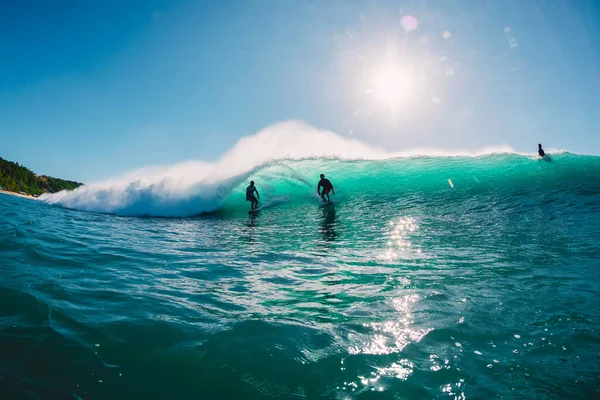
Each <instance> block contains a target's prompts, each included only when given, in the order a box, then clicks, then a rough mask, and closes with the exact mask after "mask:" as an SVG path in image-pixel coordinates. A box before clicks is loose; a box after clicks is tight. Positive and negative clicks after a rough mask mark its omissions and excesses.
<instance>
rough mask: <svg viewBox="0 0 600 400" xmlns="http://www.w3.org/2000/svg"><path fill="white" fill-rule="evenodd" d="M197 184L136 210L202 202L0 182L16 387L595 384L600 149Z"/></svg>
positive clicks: (485, 390)
mask: <svg viewBox="0 0 600 400" xmlns="http://www.w3.org/2000/svg"><path fill="white" fill-rule="evenodd" d="M321 171H324V172H325V173H326V174H327V176H328V178H330V179H331V180H332V182H333V184H334V185H335V187H336V192H337V196H335V197H334V200H335V201H336V203H335V205H333V206H326V207H322V206H321V205H320V204H319V201H318V199H316V198H315V193H314V192H315V189H316V183H317V180H318V174H319V173H320V172H321ZM249 178H252V179H254V180H255V181H256V184H257V188H258V190H259V192H260V193H261V198H262V200H263V201H264V202H265V204H266V206H267V207H266V208H265V210H264V211H261V212H259V213H257V214H255V215H248V213H247V210H248V209H249V203H246V202H245V201H244V197H243V191H244V188H245V186H246V185H247V181H248V180H249ZM452 186H453V187H452ZM202 190H204V192H202V193H192V194H191V195H190V196H192V199H197V198H201V199H204V201H205V204H209V203H210V204H211V207H212V212H210V213H205V214H201V215H199V216H192V217H189V216H186V217H176V218H159V217H141V216H142V215H158V216H160V215H163V216H176V215H187V214H189V213H190V212H191V211H190V210H192V211H193V210H194V208H193V204H195V203H194V202H192V201H184V200H182V199H181V198H178V199H176V200H174V201H172V202H169V199H165V198H157V197H156V195H155V194H153V193H155V192H147V191H146V192H143V193H136V194H135V195H134V196H133V197H131V196H130V197H127V201H126V204H122V205H115V204H113V203H111V204H110V205H107V203H106V201H105V202H104V203H103V200H102V199H104V198H103V197H101V193H100V192H95V194H94V195H93V196H92V197H90V196H89V193H88V194H86V195H85V196H83V195H81V194H78V193H75V194H73V196H74V198H75V200H73V198H71V199H70V200H69V201H64V200H60V201H55V202H54V203H55V204H54V205H50V204H47V203H44V202H42V201H32V200H27V199H21V198H17V197H12V196H6V195H3V196H0V255H1V261H0V393H2V398H7V399H19V398H34V399H35V398H43V399H54V398H56V399H62V398H65V399H66V398H71V399H79V398H82V399H132V398H140V399H142V398H143V399H159V398H178V399H187V398H189V399H192V398H194V399H198V398H202V399H206V398H215V399H217V398H231V399H263V398H294V399H302V398H307V399H311V398H331V399H353V398H357V399H432V398H439V399H445V398H451V399H473V398H474V399H482V398H540V399H542V398H543V399H553V398H556V399H558V398H568V399H589V398H597V397H599V396H600V392H599V390H600V332H599V329H600V307H599V305H600V284H599V283H598V282H599V281H600V262H599V260H600V157H592V156H579V155H573V154H569V153H563V154H557V155H555V156H554V157H553V160H552V162H545V161H542V160H538V159H537V158H534V157H526V156H520V155H489V156H483V157H477V158H466V157H449V158H435V157H429V158H406V159H390V160H379V161H342V160H336V159H306V160H301V161H278V162H272V163H269V164H265V165H263V166H261V167H258V168H256V169H255V170H253V171H252V172H251V173H247V174H241V175H236V176H235V177H233V178H232V179H229V180H227V181H226V182H223V183H222V184H221V185H216V186H213V187H212V189H211V190H212V192H211V193H212V196H213V197H211V199H212V200H211V201H210V202H208V200H206V199H207V198H208V197H210V196H209V195H208V194H207V192H206V187H203V188H202ZM86 196H87V197H86ZM111 196H112V195H111ZM111 199H114V197H111ZM132 199H133V200H132ZM215 199H216V200H215ZM171 200H172V199H171ZM188 200H189V199H188ZM47 201H49V202H52V201H50V200H47ZM60 204H62V205H63V206H67V207H71V208H75V209H68V208H63V207H61V206H60ZM169 204H170V205H171V207H169ZM77 209H79V210H77ZM82 209H85V210H91V211H93V210H99V211H102V210H112V211H113V214H117V215H113V214H103V213H95V212H84V211H80V210H82Z"/></svg>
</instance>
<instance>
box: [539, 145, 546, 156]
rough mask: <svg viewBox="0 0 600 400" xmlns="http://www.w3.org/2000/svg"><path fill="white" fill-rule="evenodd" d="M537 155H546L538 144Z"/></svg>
mask: <svg viewBox="0 0 600 400" xmlns="http://www.w3.org/2000/svg"><path fill="white" fill-rule="evenodd" d="M538 155H539V156H540V157H544V156H545V155H546V152H545V151H544V149H542V144H541V143H538Z"/></svg>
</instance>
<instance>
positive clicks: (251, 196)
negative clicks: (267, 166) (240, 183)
mask: <svg viewBox="0 0 600 400" xmlns="http://www.w3.org/2000/svg"><path fill="white" fill-rule="evenodd" d="M254 192H256V186H254V185H250V186H248V187H247V188H246V201H249V202H251V203H258V200H257V199H256V197H254Z"/></svg>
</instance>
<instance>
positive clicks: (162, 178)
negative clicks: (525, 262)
mask: <svg viewBox="0 0 600 400" xmlns="http://www.w3.org/2000/svg"><path fill="white" fill-rule="evenodd" d="M501 153H507V154H508V153H514V151H512V149H510V148H509V147H508V146H498V147H494V148H488V149H481V150H475V151H452V152H444V151H440V150H430V149H412V150H410V151H406V152H397V153H390V152H386V151H384V150H382V149H379V148H375V147H372V146H369V145H367V144H364V143H362V142H360V141H358V140H354V139H348V138H344V137H341V136H339V135H337V134H335V133H333V132H329V131H323V130H318V129H315V128H313V127H311V126H308V125H306V124H303V123H301V122H285V123H281V124H278V125H275V126H272V127H270V128H267V129H265V130H263V131H261V132H259V133H257V134H256V135H253V136H249V137H246V138H243V139H241V140H240V141H239V142H238V143H237V144H236V145H235V147H234V148H233V149H231V150H230V151H229V152H227V153H226V154H225V155H224V156H223V157H221V158H220V159H219V160H218V161H217V162H216V163H207V162H186V163H182V164H179V165H175V166H172V167H164V168H161V167H152V168H144V169H140V170H137V171H133V172H131V173H128V174H126V175H125V176H123V177H121V178H117V179H111V180H108V181H106V182H99V183H92V184H89V185H86V186H83V187H81V188H79V189H77V190H75V191H64V192H61V193H57V194H49V195H44V196H42V197H41V200H43V201H45V202H47V203H49V204H58V205H61V206H64V207H67V208H73V209H77V210H83V211H95V212H101V213H109V214H116V215H131V216H163V217H188V216H193V215H198V214H201V213H206V212H212V211H216V210H218V209H219V208H221V207H222V206H223V204H224V203H225V202H226V201H227V200H228V199H229V197H230V196H231V194H232V192H233V191H234V189H235V188H236V187H238V186H239V185H241V184H242V183H244V182H246V181H247V180H249V177H251V176H252V175H253V174H259V173H261V172H263V173H264V172H265V170H269V169H277V168H275V166H279V167H280V168H281V167H283V166H284V165H288V166H289V171H288V172H289V174H288V175H287V176H286V174H281V175H280V177H279V178H280V179H286V178H287V179H290V180H291V181H292V182H293V181H299V182H308V181H313V180H314V179H315V176H318V175H319V172H318V171H317V170H313V171H306V175H298V174H296V173H294V171H293V170H292V169H291V168H292V165H293V163H292V162H293V161H298V160H309V159H312V160H313V161H314V165H315V167H318V165H319V160H322V159H327V160H331V159H334V160H338V161H355V160H372V161H374V160H386V159H393V158H414V157H424V156H427V157H433V156H438V157H444V156H445V157H449V156H454V157H458V156H469V157H474V156H482V155H489V154H501ZM286 162H287V163H288V164H286ZM373 172H374V173H376V171H373ZM267 178H268V179H269V180H268V181H266V182H265V181H263V182H262V184H263V185H264V184H266V185H268V186H273V185H274V184H275V183H277V182H273V181H272V180H271V179H270V177H267ZM340 178H342V179H343V177H340ZM311 185H312V186H314V185H313V183H311V184H310V185H309V186H311Z"/></svg>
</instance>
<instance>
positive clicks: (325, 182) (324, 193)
mask: <svg viewBox="0 0 600 400" xmlns="http://www.w3.org/2000/svg"><path fill="white" fill-rule="evenodd" d="M321 187H322V188H323V191H321ZM330 191H331V192H332V193H333V194H335V190H333V185H332V184H331V182H330V181H329V179H325V175H323V174H321V180H320V181H319V184H318V185H317V193H318V194H319V196H321V198H322V199H323V201H327V202H331V199H330V198H329V192H330ZM325 196H327V200H325Z"/></svg>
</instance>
